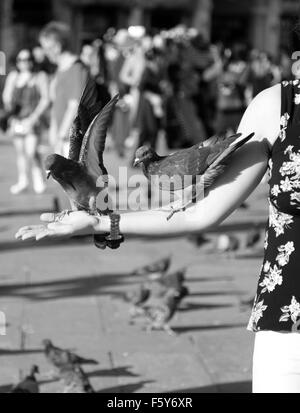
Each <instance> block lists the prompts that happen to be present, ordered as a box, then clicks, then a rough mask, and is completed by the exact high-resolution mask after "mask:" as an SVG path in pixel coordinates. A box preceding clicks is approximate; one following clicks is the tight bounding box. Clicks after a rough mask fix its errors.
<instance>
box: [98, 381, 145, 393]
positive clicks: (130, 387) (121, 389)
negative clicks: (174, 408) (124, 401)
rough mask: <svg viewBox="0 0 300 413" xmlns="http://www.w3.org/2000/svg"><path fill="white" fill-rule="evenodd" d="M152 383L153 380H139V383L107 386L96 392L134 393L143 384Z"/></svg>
mask: <svg viewBox="0 0 300 413" xmlns="http://www.w3.org/2000/svg"><path fill="white" fill-rule="evenodd" d="M148 383H153V381H149V380H148V381H140V382H139V383H130V384H124V385H122V386H115V387H107V388H106V389H101V390H99V391H98V392H97V393H134V392H136V391H137V390H140V389H142V388H143V387H144V385H145V384H148Z"/></svg>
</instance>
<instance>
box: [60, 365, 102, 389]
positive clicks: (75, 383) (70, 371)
mask: <svg viewBox="0 0 300 413" xmlns="http://www.w3.org/2000/svg"><path fill="white" fill-rule="evenodd" d="M60 377H61V379H62V382H63V385H64V391H63V392H64V393H95V390H94V389H93V387H92V385H91V383H90V381H89V378H88V376H87V375H86V373H85V372H84V371H83V369H82V368H81V367H80V366H79V365H78V364H77V365H74V366H71V367H67V368H64V369H62V370H61V371H60Z"/></svg>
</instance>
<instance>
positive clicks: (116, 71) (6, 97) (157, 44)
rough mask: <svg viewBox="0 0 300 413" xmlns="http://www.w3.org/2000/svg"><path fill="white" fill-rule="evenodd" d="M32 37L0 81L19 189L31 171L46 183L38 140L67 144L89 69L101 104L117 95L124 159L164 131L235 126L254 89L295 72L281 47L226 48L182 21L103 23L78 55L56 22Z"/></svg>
mask: <svg viewBox="0 0 300 413" xmlns="http://www.w3.org/2000/svg"><path fill="white" fill-rule="evenodd" d="M37 40H38V43H37V44H38V45H37V46H36V47H34V48H33V49H32V50H31V49H26V48H25V49H22V50H20V51H19V53H18V54H17V56H16V59H15V61H14V66H13V68H12V69H11V71H10V72H9V74H8V76H7V77H6V81H5V86H4V90H3V111H2V115H1V127H2V129H4V130H5V131H6V132H7V134H8V135H10V136H12V138H13V141H14V145H15V149H16V154H17V167H18V176H19V178H18V182H17V183H16V184H15V185H14V186H13V187H12V188H11V192H12V193H13V194H18V193H20V192H23V191H24V190H26V189H27V188H28V186H29V182H30V179H32V183H33V189H34V191H35V192H36V193H38V194H40V193H42V192H43V191H44V190H45V180H44V172H43V168H42V156H41V150H40V149H41V147H42V146H43V145H45V144H46V145H48V146H50V147H51V150H52V151H55V152H56V153H60V154H63V155H66V154H67V153H68V136H69V130H70V127H71V125H72V121H73V119H74V117H75V115H76V111H77V107H78V102H79V100H80V96H81V93H82V90H83V88H84V85H85V83H86V81H87V78H88V76H92V77H93V78H94V79H95V80H96V82H97V86H98V94H99V100H101V102H102V105H103V106H104V105H105V104H106V103H107V102H108V101H109V99H110V97H111V96H113V95H115V94H116V93H118V94H119V95H120V100H119V102H118V105H117V109H116V111H115V114H114V118H113V121H112V124H111V128H110V139H111V142H112V145H113V148H114V150H115V151H116V152H117V154H118V155H119V156H121V157H123V156H125V155H127V154H128V151H129V152H130V154H132V155H131V156H130V162H131V159H132V157H133V154H134V152H135V149H136V148H137V147H139V146H141V145H143V144H148V145H151V146H152V147H156V145H157V144H158V140H159V139H161V138H162V137H163V138H164V139H165V142H166V144H167V147H168V148H169V149H170V150H173V149H180V148H183V147H187V146H189V145H193V144H195V143H198V142H200V141H201V140H204V139H206V138H207V137H209V136H211V135H213V134H214V133H232V132H234V131H236V129H237V127H238V124H239V121H240V119H241V116H242V114H243V112H244V110H245V108H246V107H247V105H248V104H249V103H250V101H251V100H252V99H253V98H254V97H255V96H256V95H257V94H258V93H259V92H260V91H262V90H264V89H266V88H268V87H270V86H272V85H273V84H276V83H278V82H280V81H281V80H289V79H292V78H293V75H292V73H291V58H290V56H289V55H288V53H285V52H284V51H282V52H281V53H280V56H279V57H278V58H277V60H275V59H274V58H272V57H271V56H269V55H268V54H267V53H265V52H263V51H260V50H253V49H252V50H251V49H250V48H248V47H247V46H246V45H245V44H242V43H238V42H237V43H235V44H233V45H232V46H231V47H230V48H227V47H224V45H222V43H218V44H211V43H210V42H208V41H207V40H206V38H205V37H204V36H203V35H202V34H201V33H199V32H198V31H197V30H196V29H193V28H187V27H184V26H178V27H176V28H174V29H172V30H165V31H161V32H157V33H155V34H152V35H149V34H148V33H147V32H146V30H145V28H144V27H142V26H132V27H129V28H128V29H121V30H118V31H116V30H114V29H109V30H108V31H107V32H106V34H105V35H104V36H103V37H102V38H101V39H100V38H99V39H95V40H93V41H89V42H84V44H83V45H82V48H81V52H80V54H79V55H77V54H76V53H74V52H73V50H72V33H71V30H70V28H69V27H67V26H66V25H65V24H63V23H59V22H52V23H49V24H48V25H47V26H46V27H45V28H44V29H43V30H42V31H41V33H40V36H39V39H37ZM294 76H297V73H295V74H294ZM299 76H300V71H299ZM30 175H31V177H30Z"/></svg>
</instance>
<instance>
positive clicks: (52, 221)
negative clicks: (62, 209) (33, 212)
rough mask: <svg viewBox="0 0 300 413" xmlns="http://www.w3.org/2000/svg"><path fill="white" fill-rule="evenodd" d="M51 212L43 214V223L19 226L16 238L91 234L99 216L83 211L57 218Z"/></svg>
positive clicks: (27, 238)
mask: <svg viewBox="0 0 300 413" xmlns="http://www.w3.org/2000/svg"><path fill="white" fill-rule="evenodd" d="M56 218H57V215H56V214H53V213H49V214H43V215H42V216H41V221H43V222H44V223H45V224H44V225H32V226H27V227H23V228H21V229H20V230H19V231H18V232H17V234H16V236H15V237H16V239H18V240H21V241H32V240H35V241H40V240H42V239H46V238H48V239H63V238H65V239H67V238H71V237H74V236H78V235H92V234H94V233H95V226H96V225H97V224H99V218H97V217H95V216H92V215H89V214H88V213H86V212H84V211H75V212H70V213H66V214H65V215H63V216H62V218H60V219H59V220H58V219H56Z"/></svg>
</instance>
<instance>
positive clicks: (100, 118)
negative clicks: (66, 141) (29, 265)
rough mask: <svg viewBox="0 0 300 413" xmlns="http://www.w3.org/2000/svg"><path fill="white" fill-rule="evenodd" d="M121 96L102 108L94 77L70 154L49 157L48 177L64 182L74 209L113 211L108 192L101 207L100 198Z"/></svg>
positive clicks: (72, 137)
mask: <svg viewBox="0 0 300 413" xmlns="http://www.w3.org/2000/svg"><path fill="white" fill-rule="evenodd" d="M118 99H119V96H118V95H116V96H115V97H114V98H113V99H111V100H110V101H109V102H108V103H107V104H106V105H105V106H104V108H103V109H102V110H101V104H102V103H101V102H98V101H97V90H96V84H95V82H94V81H93V80H92V79H90V80H89V81H88V83H87V85H86V87H85V90H84V92H83V95H82V98H81V100H80V103H79V106H78V113H77V116H76V118H75V119H74V121H73V124H72V127H71V131H70V150H69V156H68V158H65V157H63V156H61V155H58V154H53V155H50V156H48V157H47V159H46V162H45V168H46V170H47V177H48V178H49V177H50V176H52V177H53V179H54V180H55V181H57V182H58V183H59V184H60V185H61V187H62V188H63V190H64V191H65V192H66V194H67V196H68V198H69V200H70V203H71V208H72V211H86V212H88V213H90V214H92V215H101V214H107V213H109V212H110V210H109V207H108V206H107V200H108V194H107V193H104V194H105V197H103V199H104V200H105V204H106V205H105V207H103V209H102V208H101V210H100V211H99V209H97V206H96V200H97V196H98V195H99V193H100V192H101V191H107V187H108V173H107V170H106V168H105V166H104V162H103V152H104V149H105V141H106V134H107V129H108V126H109V123H110V120H111V118H112V114H113V111H114V108H115V106H116V103H117V101H118ZM67 213H69V211H64V212H63V213H62V214H59V215H58V216H57V218H56V220H60V219H61V218H62V217H63V216H64V215H65V214H67ZM100 237H101V236H100ZM102 238H103V236H102ZM103 242H104V241H103ZM100 244H101V242H100ZM99 247H100V248H101V247H104V246H103V245H102V246H101V245H99Z"/></svg>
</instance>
